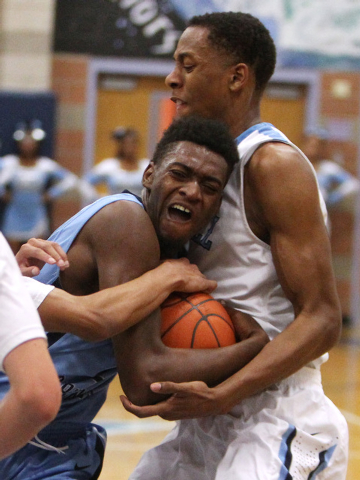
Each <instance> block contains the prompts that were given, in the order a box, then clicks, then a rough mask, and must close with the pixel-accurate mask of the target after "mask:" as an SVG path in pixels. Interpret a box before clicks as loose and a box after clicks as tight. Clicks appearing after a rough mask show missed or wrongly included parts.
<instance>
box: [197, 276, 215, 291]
mask: <svg viewBox="0 0 360 480" xmlns="http://www.w3.org/2000/svg"><path fill="white" fill-rule="evenodd" d="M216 287H217V282H216V281H215V280H208V279H207V280H206V286H204V288H201V289H200V290H201V291H202V292H207V293H211V292H213V291H214V290H215V289H216Z"/></svg>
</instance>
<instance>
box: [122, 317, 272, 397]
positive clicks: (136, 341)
mask: <svg viewBox="0 0 360 480" xmlns="http://www.w3.org/2000/svg"><path fill="white" fill-rule="evenodd" d="M154 315H155V314H154ZM145 324H147V325H145ZM146 327H148V331H147V332H146V333H145V330H146ZM156 328H157V327H156V326H155V321H154V318H153V319H147V320H146V321H144V322H142V323H141V324H140V325H139V327H135V328H134V329H131V331H127V332H126V333H125V334H124V336H123V338H122V341H121V344H118V348H115V351H116V352H117V365H118V371H119V374H120V380H121V384H122V386H123V389H124V392H125V393H126V395H127V396H128V397H129V399H130V400H131V401H132V402H133V403H135V404H136V405H147V404H151V403H157V402H158V401H160V397H159V396H158V395H157V394H155V393H153V392H151V390H150V384H151V383H154V382H158V381H173V382H187V381H193V380H202V381H204V382H205V383H207V384H208V385H209V386H214V385H216V384H218V383H220V382H222V381H224V380H225V379H226V378H228V377H229V376H231V375H234V374H235V373H236V372H237V371H238V370H240V369H241V368H242V367H243V366H244V365H246V364H247V363H248V362H249V361H250V360H251V359H252V358H254V357H255V356H256V355H257V354H258V352H259V351H260V350H261V349H262V348H263V346H264V345H265V344H266V342H267V337H266V335H264V333H263V332H262V331H259V332H255V333H254V335H251V336H249V338H247V339H246V340H243V341H242V342H239V343H237V344H235V345H231V346H228V347H224V348H213V349H198V350H197V349H182V348H167V347H165V346H164V345H163V344H162V342H161V341H160V340H158V341H157V340H156V339H154V334H152V332H153V331H154V330H155V329H156ZM140 329H141V330H142V334H141V335H139V336H138V335H137V331H139V330H140ZM115 345H116V342H115ZM129 366H131V368H129ZM162 399H163V397H162Z"/></svg>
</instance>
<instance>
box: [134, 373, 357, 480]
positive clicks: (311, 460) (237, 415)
mask: <svg viewBox="0 0 360 480" xmlns="http://www.w3.org/2000/svg"><path fill="white" fill-rule="evenodd" d="M347 458H348V428H347V424H346V421H345V418H344V417H343V416H342V414H341V413H340V411H339V410H338V409H337V408H336V407H335V405H334V404H333V403H332V402H331V401H330V400H329V399H328V398H327V397H326V396H325V394H324V392H323V389H322V386H321V376H320V372H319V371H318V370H315V369H312V368H308V367H304V368H303V369H301V370H300V371H299V372H297V373H296V374H294V375H292V376H291V377H289V378H288V379H286V380H284V381H282V382H280V383H278V384H276V385H274V386H273V387H271V388H269V389H267V390H266V391H264V392H262V393H261V394H258V395H255V396H253V397H251V398H248V399H246V400H245V401H243V402H242V403H241V404H239V405H238V406H237V407H235V408H234V409H233V410H232V411H231V413H229V414H227V415H219V416H216V417H204V418H199V419H193V420H182V421H180V422H177V425H176V426H175V428H174V429H173V430H172V432H170V433H169V435H167V437H166V438H165V440H164V441H163V442H162V443H161V444H160V445H159V446H157V447H155V448H153V449H151V450H149V451H148V452H146V453H145V454H144V455H143V457H142V458H141V460H140V462H139V464H138V466H137V467H136V469H135V471H134V472H133V474H132V475H131V476H130V478H129V480H159V479H161V480H315V479H316V480H325V479H326V480H345V478H346V468H347Z"/></svg>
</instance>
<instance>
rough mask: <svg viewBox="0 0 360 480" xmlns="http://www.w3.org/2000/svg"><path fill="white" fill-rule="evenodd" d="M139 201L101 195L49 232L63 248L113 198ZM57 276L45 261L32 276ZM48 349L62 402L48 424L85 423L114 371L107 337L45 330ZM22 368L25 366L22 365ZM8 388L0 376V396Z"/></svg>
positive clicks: (49, 281)
mask: <svg viewBox="0 0 360 480" xmlns="http://www.w3.org/2000/svg"><path fill="white" fill-rule="evenodd" d="M123 200H127V201H131V202H136V203H138V204H139V205H140V206H141V207H142V203H141V202H140V201H139V200H138V199H137V198H136V197H135V196H134V195H132V194H130V193H123V194H118V195H111V196H108V197H103V198H101V199H99V200H97V201H96V202H94V203H92V204H91V205H88V206H86V207H85V208H83V209H82V210H81V211H80V212H79V213H77V214H76V215H74V216H73V217H72V218H70V219H69V220H68V221H67V222H65V223H64V224H63V225H61V226H60V227H59V228H58V229H57V230H56V231H55V232H54V233H53V235H51V236H50V238H49V239H50V240H53V241H56V242H58V243H59V244H60V245H61V246H62V248H63V249H64V251H65V252H67V251H68V250H69V248H70V246H71V244H72V243H73V241H74V239H75V238H76V236H77V235H78V233H79V232H80V230H81V229H82V228H83V226H84V225H85V224H86V222H87V221H88V220H89V219H90V218H91V217H92V216H93V215H95V214H96V213H97V212H98V211H99V210H100V209H101V208H103V207H104V206H106V205H108V204H110V203H113V202H116V201H123ZM58 276H59V268H58V267H57V266H56V265H45V266H44V268H43V269H42V270H41V272H40V275H38V276H37V277H36V278H37V279H38V280H39V281H41V282H42V283H46V284H52V283H54V282H55V281H56V280H57V278H58ZM48 342H49V352H50V355H51V357H52V360H53V362H54V364H55V367H56V370H57V372H58V375H59V378H60V382H61V387H62V405H61V409H60V411H59V413H58V415H57V417H56V419H55V420H54V421H53V422H52V423H51V424H50V425H51V426H52V427H54V426H56V424H57V423H61V422H71V421H72V422H79V423H89V422H91V420H92V419H93V418H94V416H95V415H96V414H97V412H98V411H99V409H100V408H101V406H102V405H103V403H104V401H105V399H106V394H107V389H108V385H109V383H110V381H111V380H112V379H113V378H114V376H115V375H116V363H115V357H114V354H113V349H112V342H111V340H104V341H102V342H86V341H85V340H82V339H81V338H79V337H77V336H76V335H72V334H69V333H67V334H56V333H48ZM25 368H26V367H25ZM8 388H9V382H8V378H7V376H5V375H1V376H0V398H1V397H3V396H4V395H5V393H6V392H7V390H8Z"/></svg>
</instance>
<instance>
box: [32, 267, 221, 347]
mask: <svg viewBox="0 0 360 480" xmlns="http://www.w3.org/2000/svg"><path fill="white" fill-rule="evenodd" d="M32 281H33V282H36V280H32ZM215 287H216V282H214V281H211V280H208V279H206V278H205V277H204V276H203V275H202V274H201V273H200V272H199V270H198V268H197V267H196V266H195V265H191V264H190V263H189V261H188V260H186V259H179V260H167V261H165V262H163V263H161V264H160V265H159V266H158V267H156V268H154V269H152V270H150V271H149V272H146V273H144V274H143V275H141V276H140V277H138V278H136V279H134V280H131V281H129V282H125V283H123V284H122V285H118V286H116V287H112V288H105V289H104V290H100V291H99V292H96V293H93V294H91V295H84V296H75V295H71V294H69V293H67V292H65V291H64V290H60V289H57V288H55V289H54V290H52V291H51V292H50V293H49V294H48V295H47V297H46V298H45V299H44V300H43V302H42V303H41V305H40V306H39V308H38V311H39V314H40V317H41V320H42V323H43V325H44V328H45V329H46V331H48V332H63V333H72V334H74V335H77V336H79V337H81V338H83V339H84V340H88V341H101V340H104V339H106V338H111V337H113V336H115V335H117V334H119V333H121V332H123V331H124V330H126V329H127V328H129V327H131V326H133V325H134V324H135V323H137V322H139V321H140V320H142V319H143V318H145V317H147V316H148V315H150V313H151V312H153V311H154V310H155V309H156V308H158V307H159V306H160V305H161V303H162V302H163V301H164V300H165V299H166V298H167V297H168V296H169V295H170V293H172V292H173V291H183V292H193V291H198V290H201V291H204V290H205V291H206V290H208V291H212V290H213V289H214V288H215Z"/></svg>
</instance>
